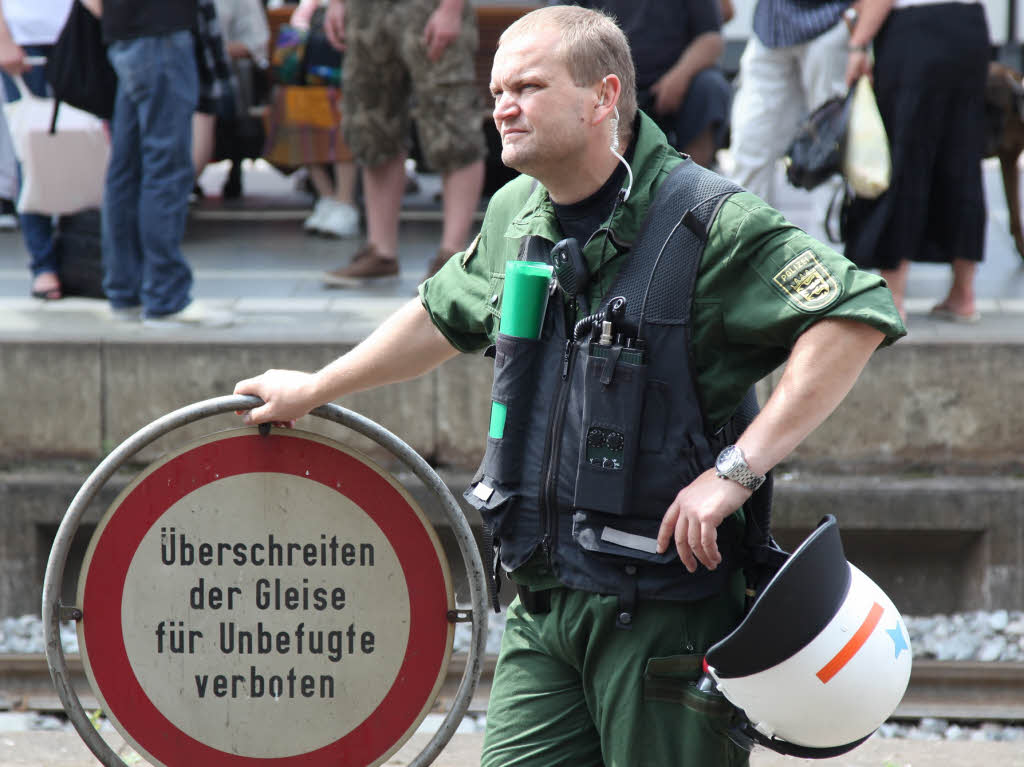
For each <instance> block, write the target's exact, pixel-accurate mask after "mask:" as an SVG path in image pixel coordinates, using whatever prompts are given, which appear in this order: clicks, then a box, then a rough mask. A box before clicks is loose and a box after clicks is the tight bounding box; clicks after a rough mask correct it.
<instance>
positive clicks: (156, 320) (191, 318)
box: [142, 301, 235, 328]
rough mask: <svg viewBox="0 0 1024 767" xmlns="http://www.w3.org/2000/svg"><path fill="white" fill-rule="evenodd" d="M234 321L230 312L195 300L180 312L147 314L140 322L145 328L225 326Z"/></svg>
mask: <svg viewBox="0 0 1024 767" xmlns="http://www.w3.org/2000/svg"><path fill="white" fill-rule="evenodd" d="M234 322H235V318H234V317H233V316H232V315H231V314H230V312H224V311H215V310H211V309H208V308H206V307H204V306H202V305H201V304H199V303H198V302H196V301H192V302H191V303H190V304H189V305H188V306H186V307H185V308H184V309H182V310H181V311H180V312H174V313H173V314H160V315H147V316H143V318H142V324H143V325H145V326H146V327H147V328H185V327H203V328H226V327H229V326H230V325H233V324H234Z"/></svg>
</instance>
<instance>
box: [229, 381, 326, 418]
mask: <svg viewBox="0 0 1024 767" xmlns="http://www.w3.org/2000/svg"><path fill="white" fill-rule="evenodd" d="M313 382H314V376H313V375H312V374H310V373H302V372H300V371H298V370H268V371H267V372H266V373H264V374H263V375H259V376H256V377H255V378H247V379H245V380H244V381H239V382H238V383H237V384H235V394H252V395H255V396H257V397H259V398H260V399H261V400H263V404H262V405H260V406H259V407H255V408H253V409H252V410H249V411H247V412H246V411H239V412H238V415H241V416H242V417H243V420H244V421H245V422H246V423H247V424H258V423H272V424H274V425H275V426H286V427H292V426H294V425H295V419H297V418H301V417H302V416H304V415H306V413H308V412H309V411H310V410H312V409H313V408H315V407H316V406H317V405H319V404H320V402H318V401H317V399H316V395H315V393H314V387H313Z"/></svg>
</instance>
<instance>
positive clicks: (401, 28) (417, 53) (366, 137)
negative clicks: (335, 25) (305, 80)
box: [342, 0, 486, 173]
mask: <svg viewBox="0 0 1024 767" xmlns="http://www.w3.org/2000/svg"><path fill="white" fill-rule="evenodd" d="M436 8H437V0H349V1H348V2H347V3H346V8H345V38H346V43H347V45H346V51H345V68H344V80H343V84H342V85H343V87H342V91H343V96H342V131H343V132H344V136H345V141H346V142H347V143H348V145H349V147H350V148H351V149H352V153H353V154H354V155H355V158H356V160H357V161H358V162H359V163H360V164H362V165H369V166H371V167H372V166H375V165H380V164H381V163H384V162H387V161H388V160H390V159H391V158H393V157H394V156H395V155H397V154H399V153H400V152H403V151H405V150H406V149H407V145H408V141H409V135H410V132H409V122H410V119H412V120H415V122H416V129H417V132H418V136H419V142H420V147H421V149H422V150H423V155H424V159H425V160H426V162H427V164H428V165H429V166H430V168H431V169H432V170H434V171H437V172H440V173H445V172H449V171H453V170H457V169H458V168H462V167H465V166H466V165H469V164H470V163H472V162H475V161H476V160H479V159H481V158H482V157H483V156H484V154H485V152H486V149H485V145H484V135H483V122H482V121H483V119H484V114H485V113H484V111H483V106H482V100H481V94H480V88H479V85H478V84H477V81H476V60H475V55H476V49H477V29H476V14H475V11H474V9H473V6H472V4H470V3H466V4H465V6H464V9H463V24H462V31H461V33H460V35H459V37H458V38H456V39H455V40H454V41H453V42H452V43H451V44H450V45H449V46H448V47H447V48H446V49H445V50H444V53H443V54H442V55H441V58H440V59H439V60H438V61H430V60H429V59H428V58H427V55H426V46H425V45H424V43H423V29H424V27H425V26H426V24H427V20H428V19H429V18H430V14H431V13H433V12H434V10H435V9H436Z"/></svg>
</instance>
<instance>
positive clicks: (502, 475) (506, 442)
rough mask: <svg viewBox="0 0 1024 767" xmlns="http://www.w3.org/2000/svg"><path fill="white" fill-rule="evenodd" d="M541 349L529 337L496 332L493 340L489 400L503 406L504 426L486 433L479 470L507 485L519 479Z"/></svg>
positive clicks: (535, 341) (509, 485) (515, 485)
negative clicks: (493, 350)
mask: <svg viewBox="0 0 1024 767" xmlns="http://www.w3.org/2000/svg"><path fill="white" fill-rule="evenodd" d="M540 350H541V342H540V341H538V340H536V339H532V338H519V337H517V336H509V335H504V334H502V333H499V334H498V336H497V339H496V340H495V353H494V383H493V384H492V385H491V401H492V402H494V403H497V404H498V405H500V406H501V407H503V409H504V426H503V428H501V429H499V430H498V432H499V433H500V435H501V436H488V437H487V449H486V451H485V452H484V459H483V463H481V464H480V472H479V473H480V474H482V475H483V476H485V477H488V478H490V479H492V480H494V481H495V482H497V483H499V484H502V485H505V486H507V487H518V486H519V481H520V479H521V474H522V466H523V451H524V449H525V440H526V433H527V427H528V425H529V423H530V408H531V407H532V406H533V401H534V393H535V391H536V383H537V377H536V373H535V368H536V364H537V360H538V359H539V357H540ZM494 431H495V425H494V424H493V423H492V428H491V433H492V434H493V433H494Z"/></svg>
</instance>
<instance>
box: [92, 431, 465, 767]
mask: <svg viewBox="0 0 1024 767" xmlns="http://www.w3.org/2000/svg"><path fill="white" fill-rule="evenodd" d="M271 467H275V468H274V469H273V470H272V469H271ZM439 556H440V557H441V558H440V559H439V558H438V557H439ZM83 574H84V577H82V578H80V580H81V581H82V583H81V584H80V597H79V598H80V604H82V605H83V610H84V617H83V620H82V621H81V622H80V623H79V636H80V641H81V647H82V655H83V659H84V661H85V666H86V671H87V674H88V675H89V679H90V682H92V683H93V687H94V690H95V692H96V694H97V696H98V697H99V698H100V700H101V701H102V702H103V705H104V709H105V710H106V711H107V712H108V713H109V714H110V715H111V718H112V719H113V720H114V721H115V723H116V724H117V725H118V729H119V730H121V732H122V734H123V735H125V737H126V738H127V739H128V740H129V741H130V742H132V743H133V745H135V746H136V747H137V748H138V749H139V750H140V751H141V752H143V753H145V754H146V755H147V756H148V757H149V758H150V759H151V760H152V761H153V762H154V763H156V764H163V765H167V767H179V765H180V766H181V767H185V766H186V765H187V766H188V767H192V766H193V765H196V764H217V765H218V767H220V765H236V764H238V765H241V764H250V763H253V761H254V760H259V763H260V764H267V762H266V760H267V759H271V760H274V761H273V764H274V765H275V767H276V766H277V765H290V764H296V765H297V764H300V763H301V764H303V765H308V764H325V765H326V764H331V765H339V764H352V765H369V764H379V763H380V762H381V761H383V760H384V759H386V758H387V755H388V754H389V753H391V752H393V751H394V750H396V749H397V748H398V747H399V746H400V745H401V743H402V742H404V740H405V739H406V738H407V737H408V735H409V734H411V732H412V731H414V730H415V726H416V725H417V724H418V723H419V721H420V720H421V719H422V717H423V716H424V715H425V714H426V712H427V710H428V709H429V706H430V704H431V703H432V702H433V699H434V697H436V693H437V690H438V689H439V686H440V683H441V681H442V680H443V676H444V671H445V669H446V666H447V658H448V654H449V653H450V651H451V638H452V630H451V624H450V623H449V622H448V620H447V611H448V610H450V609H452V606H453V604H452V597H451V587H450V576H449V574H448V571H447V565H446V563H445V562H444V560H443V553H442V552H441V550H440V543H439V542H438V541H437V538H436V535H434V534H433V530H432V529H431V528H430V527H429V524H427V523H426V521H425V518H424V517H423V516H422V511H420V510H419V509H418V508H417V507H415V505H414V504H413V503H412V501H411V499H410V498H409V496H408V494H406V493H405V492H404V491H403V490H402V489H401V488H399V487H398V486H397V485H396V484H395V483H394V481H393V480H392V479H391V478H390V477H388V476H387V475H386V474H384V473H383V472H382V471H381V470H380V469H379V468H378V467H376V466H374V465H373V464H372V463H370V462H369V461H368V459H365V457H363V456H360V455H358V454H356V453H354V452H353V451H350V450H347V449H345V448H342V447H341V446H340V445H336V444H335V443H332V442H330V441H328V440H325V439H323V438H321V437H316V436H314V435H310V434H304V433H295V432H275V433H273V434H272V435H270V436H269V437H262V436H260V435H258V433H256V432H255V430H252V429H241V430H235V431H231V432H227V433H225V435H217V436H216V437H215V438H213V439H209V440H205V441H203V442H201V443H199V444H197V445H195V446H192V447H190V448H188V449H187V450H185V451H183V452H181V453H179V454H176V455H175V456H172V457H171V458H169V459H167V460H165V461H163V462H161V463H160V464H157V465H155V466H154V467H151V468H150V469H148V470H147V471H146V472H145V473H144V474H143V475H142V476H141V477H140V478H139V479H137V480H136V481H135V482H133V483H132V485H131V486H130V487H129V488H127V489H126V490H125V491H124V493H122V495H121V497H119V499H118V500H117V501H116V502H115V503H114V505H113V506H112V507H111V510H110V511H108V513H107V516H106V517H104V520H103V522H102V523H101V525H100V527H99V528H98V529H97V532H96V535H95V536H94V539H93V541H92V543H91V545H90V549H89V552H88V554H87V557H86V563H85V566H84V569H83ZM97 647H98V648H99V649H98V650H97V649H95V648H97ZM90 650H91V652H90ZM169 743H173V744H174V745H168V744H169ZM311 754H316V755H318V756H319V757H321V758H318V759H316V760H314V761H310V760H309V758H310V755H311Z"/></svg>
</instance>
